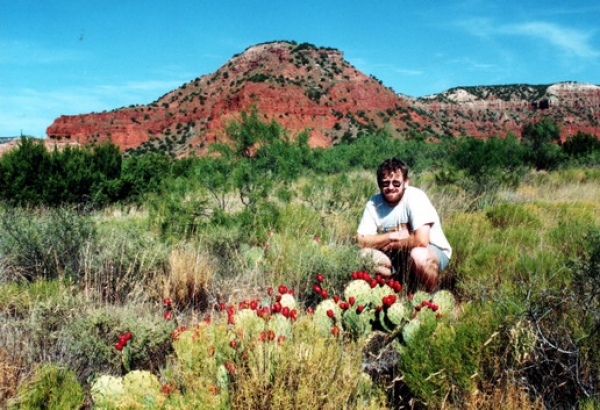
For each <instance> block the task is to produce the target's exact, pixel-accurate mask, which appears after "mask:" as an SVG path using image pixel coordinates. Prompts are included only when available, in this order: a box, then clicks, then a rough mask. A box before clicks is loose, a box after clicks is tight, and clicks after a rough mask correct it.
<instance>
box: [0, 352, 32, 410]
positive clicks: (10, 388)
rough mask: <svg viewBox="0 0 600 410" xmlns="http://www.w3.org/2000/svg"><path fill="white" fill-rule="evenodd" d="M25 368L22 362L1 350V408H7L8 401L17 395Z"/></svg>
mask: <svg viewBox="0 0 600 410" xmlns="http://www.w3.org/2000/svg"><path fill="white" fill-rule="evenodd" d="M25 371H26V370H25V366H24V365H23V363H22V362H21V360H20V359H19V358H18V357H17V356H15V355H11V354H9V353H8V352H7V351H6V350H5V349H3V348H0V408H5V407H6V405H7V402H8V400H10V399H12V398H14V397H15V396H16V394H17V388H18V386H19V381H20V380H21V378H22V376H23V374H24V372H25Z"/></svg>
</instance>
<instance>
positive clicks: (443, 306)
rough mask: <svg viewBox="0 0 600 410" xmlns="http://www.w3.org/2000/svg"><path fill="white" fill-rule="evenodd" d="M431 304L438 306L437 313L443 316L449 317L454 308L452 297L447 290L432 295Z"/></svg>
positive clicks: (454, 302) (454, 303) (454, 301)
mask: <svg viewBox="0 0 600 410" xmlns="http://www.w3.org/2000/svg"><path fill="white" fill-rule="evenodd" d="M431 302H432V303H435V304H436V305H437V306H438V310H437V311H438V313H441V314H442V315H443V316H449V315H450V314H451V313H452V312H453V311H454V308H455V307H456V300H455V299H454V295H453V294H452V293H451V292H450V291H448V290H440V291H438V292H437V293H435V294H434V295H433V298H431Z"/></svg>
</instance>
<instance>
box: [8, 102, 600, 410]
mask: <svg viewBox="0 0 600 410" xmlns="http://www.w3.org/2000/svg"><path fill="white" fill-rule="evenodd" d="M555 130H556V125H555V124H553V123H551V122H547V121H546V122H541V123H536V124H531V125H530V126H528V128H527V130H526V132H525V133H524V138H523V139H522V140H518V139H516V138H511V137H507V138H490V139H488V140H481V139H474V138H469V137H463V138H458V139H456V138H453V137H444V136H440V138H439V139H438V140H437V141H432V140H426V139H425V137H423V136H419V135H418V134H414V133H413V134H411V135H410V137H407V138H406V139H395V138H390V137H389V136H387V134H386V133H385V132H383V131H379V132H375V133H372V134H369V135H365V136H363V137H361V138H358V139H354V140H349V141H347V142H345V143H341V144H339V145H337V146H335V147H333V148H330V149H327V150H321V149H311V148H310V147H309V146H308V145H307V136H306V135H305V134H300V135H297V136H294V137H293V138H292V137H290V136H289V135H288V134H287V132H286V130H285V129H283V128H281V127H280V126H279V125H278V124H277V123H275V122H272V123H264V122H262V121H261V120H260V119H259V115H258V114H257V113H256V112H255V111H252V112H249V113H242V114H241V116H240V119H239V121H236V122H233V123H231V124H230V126H229V127H228V128H227V136H228V138H229V141H230V143H228V144H225V143H223V144H215V145H214V146H212V153H214V155H209V156H207V157H203V158H196V157H190V158H185V159H180V160H175V159H173V158H172V156H170V155H168V154H167V153H158V152H154V153H145V154H139V153H133V152H132V153H128V154H127V155H124V156H123V155H122V154H121V153H120V152H119V150H118V149H117V148H116V147H115V146H113V145H111V144H105V145H98V146H91V147H86V148H76V149H66V150H64V151H60V152H59V151H54V152H47V151H46V150H45V149H44V148H43V146H41V145H38V144H37V143H36V142H35V141H33V140H29V139H26V138H24V139H22V141H21V144H20V146H19V147H18V148H17V149H15V150H14V151H11V152H9V153H7V154H5V155H4V156H3V157H2V158H1V159H0V187H1V190H0V195H2V205H1V206H0V326H1V329H2V330H1V332H0V407H6V408H8V409H17V408H18V409H42V408H43V409H80V408H97V409H197V408H203V409H246V408H252V409H280V408H286V409H306V408H315V409H384V408H389V409H399V408H415V409H425V408H431V409H497V408H504V409H522V408H536V409H546V408H548V409H550V408H551V409H561V408H564V409H567V408H578V409H593V408H598V407H599V406H600V397H599V394H600V383H599V380H600V373H599V369H600V356H599V355H598V348H599V347H600V276H599V272H600V265H599V264H600V213H599V210H600V208H599V206H600V205H599V202H600V201H599V199H600V184H599V183H598V182H599V179H600V169H599V168H598V165H599V155H600V149H599V146H598V144H597V143H596V142H597V138H595V137H594V136H588V135H585V134H584V135H577V136H575V137H573V138H572V139H570V140H567V141H566V142H564V143H563V144H559V143H558V142H557V141H556V140H555V138H554V136H555V135H556V134H555ZM390 156H397V157H400V158H403V159H405V160H406V161H407V162H408V163H409V164H410V166H411V183H412V184H413V185H415V186H419V187H421V188H423V189H424V190H425V191H426V192H427V193H428V194H429V196H430V197H431V199H432V202H433V203H434V205H435V206H436V207H437V209H438V211H439V213H440V216H441V219H442V222H443V224H444V230H445V232H446V234H447V236H448V239H449V241H450V243H451V244H452V245H453V248H454V256H453V259H452V261H451V264H450V267H449V269H448V271H447V272H446V273H445V276H444V277H443V280H442V286H441V290H440V291H438V292H437V293H434V294H426V293H425V292H422V291H420V290H419V289H409V286H407V284H406V283H402V282H401V281H399V280H396V281H385V280H383V279H382V278H378V277H376V276H374V274H373V273H372V272H371V267H370V266H369V264H368V263H367V262H366V261H364V260H361V259H360V257H359V254H358V252H357V249H356V246H355V244H354V243H353V241H352V238H353V236H354V232H355V229H356V225H357V223H358V220H359V218H360V214H361V212H362V209H363V206H364V203H365V201H366V200H367V198H368V197H369V196H370V195H372V194H374V193H375V192H376V190H377V187H376V183H375V178H374V170H375V168H376V166H377V165H378V164H379V163H380V162H381V161H382V160H383V159H385V158H387V157H390Z"/></svg>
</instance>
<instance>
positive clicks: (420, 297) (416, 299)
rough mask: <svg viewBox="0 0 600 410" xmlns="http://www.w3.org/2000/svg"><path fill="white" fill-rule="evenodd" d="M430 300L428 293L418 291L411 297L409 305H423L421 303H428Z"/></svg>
mask: <svg viewBox="0 0 600 410" xmlns="http://www.w3.org/2000/svg"><path fill="white" fill-rule="evenodd" d="M430 299H431V295H430V294H429V293H427V292H425V291H423V290H420V291H418V292H416V293H415V294H414V295H413V297H412V299H411V303H412V305H413V306H419V305H420V304H421V303H423V301H427V302H429V300H430Z"/></svg>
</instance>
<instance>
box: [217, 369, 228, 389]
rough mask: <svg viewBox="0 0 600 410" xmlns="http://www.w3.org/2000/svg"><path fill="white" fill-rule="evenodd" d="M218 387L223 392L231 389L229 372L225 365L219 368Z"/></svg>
mask: <svg viewBox="0 0 600 410" xmlns="http://www.w3.org/2000/svg"><path fill="white" fill-rule="evenodd" d="M217 386H219V388H220V389H222V390H227V388H228V387H229V372H228V371H227V368H226V367H225V365H223V364H222V365H220V366H219V367H217Z"/></svg>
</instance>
